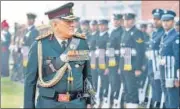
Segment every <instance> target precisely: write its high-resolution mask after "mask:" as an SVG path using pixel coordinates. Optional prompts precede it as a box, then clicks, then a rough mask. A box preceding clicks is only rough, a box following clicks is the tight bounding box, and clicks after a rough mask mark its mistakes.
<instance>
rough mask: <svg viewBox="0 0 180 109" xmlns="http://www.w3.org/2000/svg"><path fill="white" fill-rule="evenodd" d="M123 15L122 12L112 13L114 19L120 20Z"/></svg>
mask: <svg viewBox="0 0 180 109" xmlns="http://www.w3.org/2000/svg"><path fill="white" fill-rule="evenodd" d="M122 17H123V15H122V14H113V19H114V20H120V19H122Z"/></svg>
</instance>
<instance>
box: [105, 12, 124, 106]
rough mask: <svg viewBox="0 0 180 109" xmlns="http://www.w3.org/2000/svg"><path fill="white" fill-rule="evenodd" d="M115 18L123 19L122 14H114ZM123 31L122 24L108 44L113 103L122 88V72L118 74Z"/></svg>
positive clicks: (111, 36)
mask: <svg viewBox="0 0 180 109" xmlns="http://www.w3.org/2000/svg"><path fill="white" fill-rule="evenodd" d="M113 19H114V20H120V19H122V15H121V14H114V15H113ZM122 33H123V28H122V27H121V26H119V27H115V28H114V29H113V30H112V32H111V34H110V38H109V41H108V44H107V51H108V54H107V58H108V69H109V72H110V73H109V82H110V84H111V96H110V98H111V100H110V101H111V104H113V100H114V99H118V97H119V89H120V84H121V82H120V80H121V79H120V74H118V68H119V58H120V42H121V36H122Z"/></svg>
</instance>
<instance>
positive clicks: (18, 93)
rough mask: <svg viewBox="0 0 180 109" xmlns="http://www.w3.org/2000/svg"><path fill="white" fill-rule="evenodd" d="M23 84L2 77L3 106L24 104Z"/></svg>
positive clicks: (11, 106) (12, 106)
mask: <svg viewBox="0 0 180 109" xmlns="http://www.w3.org/2000/svg"><path fill="white" fill-rule="evenodd" d="M23 92H24V91H23V84H21V83H17V82H13V81H11V80H10V78H7V77H6V78H1V108H20V107H22V106H23Z"/></svg>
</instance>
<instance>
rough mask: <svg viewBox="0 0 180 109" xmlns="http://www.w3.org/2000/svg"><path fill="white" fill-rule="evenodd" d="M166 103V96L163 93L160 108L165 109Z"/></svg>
mask: <svg viewBox="0 0 180 109" xmlns="http://www.w3.org/2000/svg"><path fill="white" fill-rule="evenodd" d="M164 102H165V95H164V92H162V95H161V104H160V108H163V105H164Z"/></svg>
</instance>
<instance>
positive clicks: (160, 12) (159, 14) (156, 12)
mask: <svg viewBox="0 0 180 109" xmlns="http://www.w3.org/2000/svg"><path fill="white" fill-rule="evenodd" d="M163 13H164V11H163V10H162V9H154V10H153V11H152V15H153V17H154V18H157V19H161V17H162V15H163Z"/></svg>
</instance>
